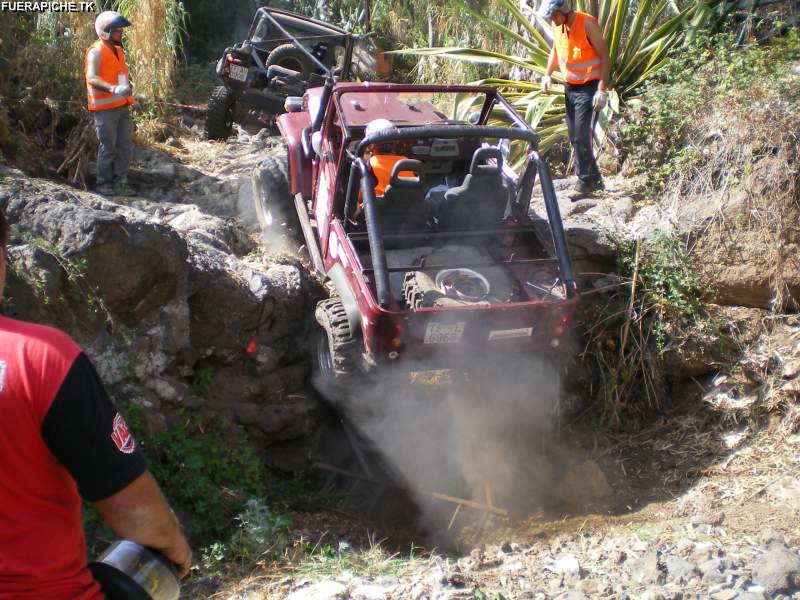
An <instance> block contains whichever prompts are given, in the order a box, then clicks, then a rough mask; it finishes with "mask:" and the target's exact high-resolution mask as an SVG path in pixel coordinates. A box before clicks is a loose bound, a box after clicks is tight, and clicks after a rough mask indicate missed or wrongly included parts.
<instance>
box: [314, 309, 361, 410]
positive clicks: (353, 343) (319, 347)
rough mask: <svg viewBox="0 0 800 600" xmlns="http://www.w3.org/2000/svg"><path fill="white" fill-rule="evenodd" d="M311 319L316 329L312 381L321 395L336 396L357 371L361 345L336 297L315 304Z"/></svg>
mask: <svg viewBox="0 0 800 600" xmlns="http://www.w3.org/2000/svg"><path fill="white" fill-rule="evenodd" d="M314 317H315V318H316V321H317V324H318V327H316V329H315V335H314V337H313V341H312V347H311V353H312V357H311V361H312V366H313V370H314V377H313V378H312V382H313V385H314V387H316V388H317V390H318V391H320V392H321V393H322V394H323V395H335V394H336V393H338V392H340V391H341V386H342V385H343V384H344V383H345V382H346V381H347V379H348V378H349V376H350V375H352V374H353V373H355V372H356V371H358V361H359V359H360V356H359V346H360V344H359V341H358V339H356V338H355V337H354V336H353V334H352V332H351V331H350V324H349V322H348V320H347V312H346V311H345V308H344V305H343V304H342V302H341V300H339V298H328V299H327V300H321V301H320V302H319V303H317V309H316V311H315V312H314Z"/></svg>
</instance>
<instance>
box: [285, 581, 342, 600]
mask: <svg viewBox="0 0 800 600" xmlns="http://www.w3.org/2000/svg"><path fill="white" fill-rule="evenodd" d="M346 597H347V586H345V585H343V584H341V583H339V582H338V581H320V582H319V583H315V584H313V585H310V586H309V587H306V588H303V589H299V590H295V591H293V592H292V593H291V594H289V595H288V596H286V598H285V599H284V600H338V599H340V598H346Z"/></svg>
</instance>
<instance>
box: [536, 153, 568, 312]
mask: <svg viewBox="0 0 800 600" xmlns="http://www.w3.org/2000/svg"><path fill="white" fill-rule="evenodd" d="M531 160H533V161H534V162H535V163H536V166H537V167H538V170H539V182H540V183H541V186H542V196H544V205H545V208H546V209H547V220H548V221H549V222H550V232H551V233H552V235H553V243H554V244H555V246H556V256H557V257H558V266H559V268H560V269H561V277H562V279H563V281H564V287H565V288H566V291H567V297H568V298H572V297H573V296H575V294H577V293H578V286H577V285H576V283H575V274H574V272H573V271H572V261H571V260H570V258H569V252H568V251H567V237H566V235H565V234H564V223H563V222H562V221H561V211H560V210H559V209H558V197H557V196H556V190H555V188H554V187H553V179H552V177H550V169H548V168H547V163H545V162H544V159H543V158H542V157H541V156H539V153H538V152H536V151H535V150H534V151H533V152H531Z"/></svg>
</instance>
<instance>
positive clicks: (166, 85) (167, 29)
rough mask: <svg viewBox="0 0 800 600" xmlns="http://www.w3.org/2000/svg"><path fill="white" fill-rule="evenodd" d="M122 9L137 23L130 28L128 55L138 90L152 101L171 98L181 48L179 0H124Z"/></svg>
mask: <svg viewBox="0 0 800 600" xmlns="http://www.w3.org/2000/svg"><path fill="white" fill-rule="evenodd" d="M118 5H119V6H118V10H119V11H120V12H122V13H123V14H124V15H125V17H126V18H127V19H128V20H129V21H130V22H131V23H133V26H132V27H131V28H129V29H127V30H126V37H127V39H128V45H127V58H128V62H129V63H130V68H131V80H132V81H133V83H134V85H135V91H136V92H137V93H140V94H143V95H144V96H145V98H146V99H147V101H148V102H151V103H158V102H163V101H165V100H166V99H167V98H169V96H170V94H171V93H172V90H173V84H174V81H175V74H176V71H177V60H178V56H179V54H180V51H181V35H182V31H183V24H184V12H183V7H182V5H181V4H180V3H178V2H176V1H175V0H120V1H119V2H118Z"/></svg>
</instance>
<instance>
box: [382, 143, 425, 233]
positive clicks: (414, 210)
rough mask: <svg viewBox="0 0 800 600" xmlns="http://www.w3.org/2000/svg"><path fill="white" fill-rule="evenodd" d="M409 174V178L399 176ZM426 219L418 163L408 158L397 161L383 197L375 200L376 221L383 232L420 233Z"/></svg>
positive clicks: (420, 169) (420, 164)
mask: <svg viewBox="0 0 800 600" xmlns="http://www.w3.org/2000/svg"><path fill="white" fill-rule="evenodd" d="M409 172H410V173H412V174H413V175H412V176H411V177H409V176H401V175H400V174H401V173H409ZM428 216H429V215H428V205H427V204H426V203H425V194H424V193H423V190H422V163H421V162H420V161H418V160H414V159H410V158H406V159H403V160H399V161H397V163H396V164H395V165H394V167H393V168H392V175H391V177H390V178H389V185H387V186H386V189H385V190H384V192H383V197H382V198H378V218H379V219H380V221H381V225H382V227H383V230H384V232H397V231H424V230H425V229H427V227H428Z"/></svg>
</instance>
